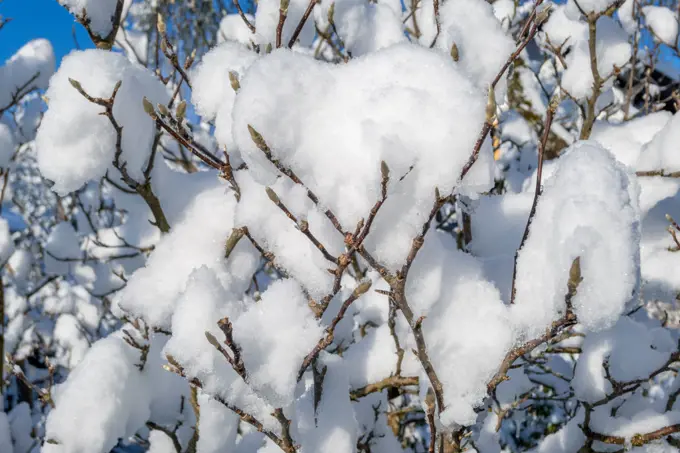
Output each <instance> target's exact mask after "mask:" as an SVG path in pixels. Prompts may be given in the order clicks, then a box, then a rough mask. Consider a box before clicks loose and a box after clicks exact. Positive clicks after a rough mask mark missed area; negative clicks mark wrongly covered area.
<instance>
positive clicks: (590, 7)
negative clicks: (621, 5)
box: [567, 0, 616, 19]
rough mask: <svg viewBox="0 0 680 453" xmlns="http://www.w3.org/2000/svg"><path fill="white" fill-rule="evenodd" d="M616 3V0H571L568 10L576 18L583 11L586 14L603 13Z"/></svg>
mask: <svg viewBox="0 0 680 453" xmlns="http://www.w3.org/2000/svg"><path fill="white" fill-rule="evenodd" d="M615 3H616V2H615V0H578V1H576V0H569V1H568V3H567V11H568V13H569V14H570V15H571V16H572V18H573V19H576V18H578V17H579V15H580V14H581V12H583V13H585V14H589V13H603V12H605V11H606V10H607V9H608V8H609V7H610V6H612V5H614V4H615Z"/></svg>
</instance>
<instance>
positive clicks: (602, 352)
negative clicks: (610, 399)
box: [571, 317, 675, 403]
mask: <svg viewBox="0 0 680 453" xmlns="http://www.w3.org/2000/svg"><path fill="white" fill-rule="evenodd" d="M674 349H675V344H674V341H673V340H672V339H671V335H670V333H669V332H668V331H667V330H665V329H662V328H649V327H648V326H645V325H644V324H642V323H639V322H636V321H633V320H632V319H630V318H627V317H623V318H621V319H620V320H619V322H618V323H617V324H616V325H615V326H614V327H612V328H611V329H609V330H606V331H603V332H598V333H595V334H593V335H590V336H588V337H587V338H586V339H585V341H584V342H583V345H582V350H583V353H582V355H581V357H580V358H579V360H578V362H577V363H576V369H575V371H574V379H573V380H572V382H571V386H572V388H573V389H574V391H575V392H576V396H577V397H578V399H579V400H581V401H585V402H588V403H594V402H596V401H598V400H601V399H603V398H605V397H606V396H607V394H608V393H609V392H611V390H612V387H611V383H610V382H609V381H608V380H607V379H606V373H605V368H604V367H605V364H606V366H607V367H608V369H609V373H610V376H611V378H612V379H614V380H615V381H617V382H629V381H635V380H637V379H643V378H644V377H646V376H649V375H650V374H651V373H652V372H654V371H655V370H657V369H659V368H661V367H662V366H663V365H664V364H665V363H666V362H667V361H668V359H669V357H670V354H671V352H672V351H673V350H674ZM631 357H636V360H635V361H631V360H630V358H631Z"/></svg>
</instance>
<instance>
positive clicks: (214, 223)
mask: <svg viewBox="0 0 680 453" xmlns="http://www.w3.org/2000/svg"><path fill="white" fill-rule="evenodd" d="M225 191H226V186H225V185H222V184H215V185H214V186H213V187H212V188H210V189H206V190H205V191H204V192H202V193H200V195H198V196H196V198H195V199H194V200H193V202H191V204H190V205H189V206H188V207H187V209H186V211H185V213H184V216H183V217H182V218H181V219H180V220H179V221H178V222H177V224H175V225H173V227H172V230H171V231H170V233H168V234H167V235H165V236H164V237H163V238H162V239H161V241H159V243H158V244H157V245H156V247H155V250H154V252H153V254H152V255H151V257H150V258H149V260H148V261H147V263H146V266H145V267H144V268H143V269H140V270H138V271H137V272H135V274H134V275H133V276H132V277H131V278H130V280H129V281H128V283H127V286H126V287H125V289H124V290H123V291H121V292H120V293H119V295H118V297H119V299H118V304H119V306H120V307H121V308H122V309H123V310H126V311H128V312H129V313H131V314H133V315H135V316H141V317H142V318H143V319H144V320H146V322H148V323H149V324H150V325H152V326H158V327H168V326H169V324H170V318H171V317H172V313H173V310H174V307H175V301H176V299H177V297H178V296H179V294H180V293H181V292H182V291H183V290H184V288H185V285H186V283H187V279H188V278H189V275H190V274H191V273H192V272H193V271H194V270H195V269H198V268H200V267H202V266H207V267H209V268H210V269H213V270H214V271H215V272H217V274H218V275H219V277H220V278H221V279H222V281H224V282H225V283H226V282H227V281H230V280H235V279H231V278H230V276H229V271H230V270H231V268H230V267H229V266H228V264H227V262H226V260H225V257H224V244H225V242H226V240H227V237H229V234H230V232H231V228H232V225H233V219H234V217H233V215H234V214H233V212H234V204H235V200H234V197H233V196H230V195H228V194H226V193H225ZM244 245H245V244H244ZM246 253H247V252H246ZM175 256H181V257H182V259H181V260H176V259H174V258H173V257H175ZM241 264H242V265H245V266H244V267H241V269H242V271H243V272H247V269H249V268H250V269H252V270H253V271H254V270H255V269H254V265H256V263H248V261H247V260H246V261H244V262H242V263H241ZM240 271H241V270H239V271H238V272H240ZM237 275H239V274H238V273H237ZM249 278H250V276H247V277H246V281H248V280H247V279H249ZM238 287H239V286H238V285H236V287H235V288H234V289H236V288H238ZM246 287H247V284H246Z"/></svg>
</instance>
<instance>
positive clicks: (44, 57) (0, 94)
mask: <svg viewBox="0 0 680 453" xmlns="http://www.w3.org/2000/svg"><path fill="white" fill-rule="evenodd" d="M54 69H55V59H54V51H53V49H52V44H50V42H49V41H48V40H46V39H34V40H32V41H29V42H28V43H26V44H25V45H24V46H23V47H22V48H21V49H19V50H18V51H17V52H16V53H15V54H14V55H12V57H11V58H10V59H9V60H7V61H5V64H4V65H3V66H1V67H0V111H2V110H4V109H5V108H7V107H9V106H10V105H11V104H12V96H14V95H16V94H17V93H22V94H23V93H28V92H30V91H32V90H35V89H45V88H46V87H47V82H48V80H49V79H50V77H51V76H52V73H53V72H54ZM34 77H35V78H34Z"/></svg>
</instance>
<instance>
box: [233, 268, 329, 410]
mask: <svg viewBox="0 0 680 453" xmlns="http://www.w3.org/2000/svg"><path fill="white" fill-rule="evenodd" d="M322 334H323V330H322V328H321V326H320V325H319V324H318V322H317V321H316V320H315V318H314V313H313V312H312V310H311V309H310V308H309V305H308V303H307V298H306V297H305V295H304V294H303V293H302V291H301V289H300V287H299V285H298V284H297V283H296V282H295V281H293V280H289V279H285V280H279V281H276V282H274V283H272V284H271V285H270V286H269V288H267V290H266V291H265V292H263V293H262V299H261V300H260V301H259V302H258V303H256V304H253V305H251V306H249V307H248V308H247V309H246V311H245V312H244V313H243V314H242V315H241V316H239V318H238V319H237V320H236V322H235V324H234V341H235V343H236V344H237V345H239V347H240V348H241V353H242V357H243V363H244V364H245V368H246V370H247V371H248V383H249V384H250V386H251V387H252V388H253V389H254V390H255V391H256V392H257V393H258V394H259V395H261V396H262V398H263V399H265V400H266V401H267V402H269V403H270V404H271V405H272V406H274V407H286V406H288V405H289V404H290V403H292V402H293V399H294V393H295V386H296V384H297V374H298V370H299V369H300V366H301V365H302V361H303V359H304V358H305V356H307V354H309V352H311V351H312V349H314V346H315V345H316V344H317V343H318V341H319V339H321V338H322Z"/></svg>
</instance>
